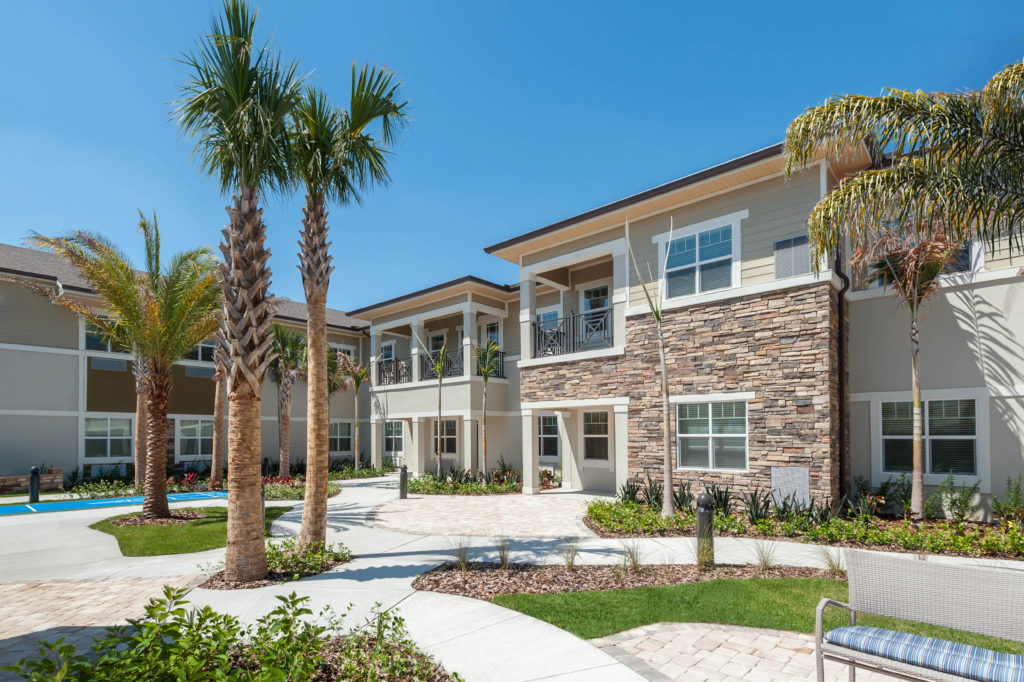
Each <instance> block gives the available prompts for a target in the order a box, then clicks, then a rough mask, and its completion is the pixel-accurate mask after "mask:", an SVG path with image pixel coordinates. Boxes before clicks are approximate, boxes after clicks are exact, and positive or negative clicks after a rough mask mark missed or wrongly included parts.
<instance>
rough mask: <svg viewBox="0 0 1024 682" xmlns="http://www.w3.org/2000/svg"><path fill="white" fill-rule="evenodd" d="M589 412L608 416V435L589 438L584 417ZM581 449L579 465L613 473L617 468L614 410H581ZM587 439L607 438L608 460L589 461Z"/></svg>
mask: <svg viewBox="0 0 1024 682" xmlns="http://www.w3.org/2000/svg"><path fill="white" fill-rule="evenodd" d="M587 412H601V413H603V414H605V415H607V416H608V433H607V434H605V435H604V436H587V435H585V433H584V431H585V430H586V429H585V427H584V424H583V422H584V417H583V415H584V414H585V413H587ZM579 415H580V416H579V421H580V428H579V448H580V456H579V460H578V464H579V466H580V467H582V468H586V469H603V470H605V471H612V470H614V468H615V415H614V414H613V412H612V410H608V409H604V410H602V409H587V410H581V411H580V413H579ZM587 438H605V439H606V440H607V441H608V459H607V460H603V459H587Z"/></svg>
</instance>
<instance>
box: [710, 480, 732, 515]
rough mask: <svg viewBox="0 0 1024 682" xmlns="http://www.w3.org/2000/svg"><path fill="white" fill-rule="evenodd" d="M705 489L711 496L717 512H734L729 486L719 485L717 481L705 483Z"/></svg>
mask: <svg viewBox="0 0 1024 682" xmlns="http://www.w3.org/2000/svg"><path fill="white" fill-rule="evenodd" d="M704 490H706V491H707V493H708V495H710V496H711V504H712V506H713V508H714V510H715V514H731V513H732V492H730V488H729V486H722V487H719V485H718V484H717V483H711V484H707V483H706V484H704Z"/></svg>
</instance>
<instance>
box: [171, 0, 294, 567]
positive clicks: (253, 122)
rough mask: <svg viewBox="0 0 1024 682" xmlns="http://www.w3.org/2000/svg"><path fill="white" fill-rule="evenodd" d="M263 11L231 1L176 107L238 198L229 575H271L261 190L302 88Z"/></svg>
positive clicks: (229, 260) (275, 167)
mask: <svg viewBox="0 0 1024 682" xmlns="http://www.w3.org/2000/svg"><path fill="white" fill-rule="evenodd" d="M255 21H256V13H255V12H253V11H250V9H249V7H248V6H247V5H246V3H245V2H244V1H243V0H225V2H224V15H223V17H222V18H219V19H214V21H213V26H212V28H211V30H210V33H208V34H206V35H203V36H202V37H201V38H200V39H199V41H198V44H197V46H196V48H195V50H194V51H193V52H191V53H189V54H186V55H184V56H183V57H182V58H181V61H182V63H184V64H185V65H186V67H187V68H188V70H189V78H188V80H187V82H186V83H185V84H184V85H183V86H181V91H182V99H180V100H179V101H178V102H177V103H176V104H177V108H176V110H175V113H176V114H177V116H178V122H179V126H180V128H181V130H182V132H183V133H184V134H186V135H188V136H189V137H191V138H194V139H195V140H196V143H195V147H194V153H195V154H196V155H198V156H199V158H200V162H201V165H202V168H203V170H204V171H206V172H207V173H208V174H210V175H213V176H215V177H216V178H217V179H218V181H219V184H220V189H221V191H222V192H228V191H236V192H237V194H235V196H234V197H233V200H232V205H231V206H229V207H228V208H227V213H228V218H229V222H228V225H227V227H226V228H224V230H222V234H223V235H224V241H223V242H222V243H221V245H220V249H221V252H222V253H223V254H224V262H223V263H221V264H220V268H219V270H220V283H221V287H222V288H223V290H224V310H223V316H224V317H223V320H222V325H223V343H224V347H225V350H226V351H227V353H228V357H229V359H230V368H231V369H230V374H229V376H228V533H227V535H228V537H227V554H226V557H225V577H226V578H227V579H228V580H232V581H243V580H253V579H258V578H262V577H263V576H265V575H266V573H267V557H266V547H265V544H264V539H263V520H262V514H261V513H260V510H261V508H262V500H261V497H260V403H261V400H262V395H263V378H264V375H265V374H266V371H267V367H268V366H269V365H270V362H271V360H272V359H273V356H272V354H271V346H272V344H273V337H272V336H271V334H270V325H271V323H272V317H273V315H272V313H273V311H272V310H271V299H270V297H269V295H268V289H269V287H270V269H269V268H268V267H267V259H268V258H270V251H269V250H268V249H267V248H266V244H265V241H266V225H265V224H264V222H263V211H262V210H261V209H260V207H259V199H260V194H261V192H262V191H264V190H271V191H273V190H281V189H283V188H285V187H286V186H287V184H288V181H289V177H290V176H289V160H290V154H289V139H288V121H289V119H290V117H291V115H292V112H293V111H294V109H295V107H296V105H297V103H298V100H299V95H300V94H301V88H302V86H301V82H300V79H298V78H297V77H296V64H294V63H287V64H286V63H282V61H281V59H280V57H278V56H276V55H275V54H273V53H272V52H271V50H270V49H269V47H268V46H267V45H263V46H262V47H260V46H257V45H256V44H255V43H254V40H253V30H254V26H255Z"/></svg>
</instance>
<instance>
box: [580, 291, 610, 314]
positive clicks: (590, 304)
mask: <svg viewBox="0 0 1024 682" xmlns="http://www.w3.org/2000/svg"><path fill="white" fill-rule="evenodd" d="M607 307H608V285H607V284H602V285H601V286H599V287H592V288H590V289H584V290H583V312H585V313H589V312H596V311H598V310H604V309H606V308H607Z"/></svg>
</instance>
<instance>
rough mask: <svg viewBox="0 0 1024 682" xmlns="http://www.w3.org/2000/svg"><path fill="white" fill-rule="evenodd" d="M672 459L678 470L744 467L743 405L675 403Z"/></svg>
mask: <svg viewBox="0 0 1024 682" xmlns="http://www.w3.org/2000/svg"><path fill="white" fill-rule="evenodd" d="M676 461H677V465H678V466H679V468H681V469H721V470H726V471H743V470H745V469H746V468H747V404H746V403H745V402H742V401H738V402H721V403H685V404H682V405H677V406H676Z"/></svg>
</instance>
